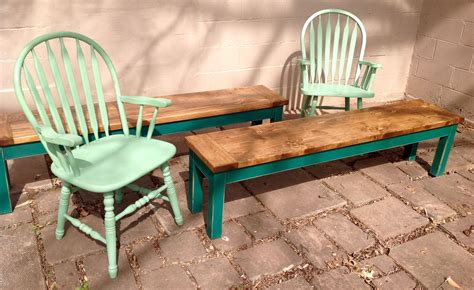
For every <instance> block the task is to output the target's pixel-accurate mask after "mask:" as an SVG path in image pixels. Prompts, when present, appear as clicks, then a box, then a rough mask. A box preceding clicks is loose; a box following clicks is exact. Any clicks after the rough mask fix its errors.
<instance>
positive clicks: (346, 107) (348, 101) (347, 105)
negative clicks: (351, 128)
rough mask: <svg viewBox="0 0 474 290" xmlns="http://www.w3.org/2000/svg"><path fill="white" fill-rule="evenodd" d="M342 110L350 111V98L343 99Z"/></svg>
mask: <svg viewBox="0 0 474 290" xmlns="http://www.w3.org/2000/svg"><path fill="white" fill-rule="evenodd" d="M344 109H345V110H346V111H350V110H351V98H345V99H344Z"/></svg>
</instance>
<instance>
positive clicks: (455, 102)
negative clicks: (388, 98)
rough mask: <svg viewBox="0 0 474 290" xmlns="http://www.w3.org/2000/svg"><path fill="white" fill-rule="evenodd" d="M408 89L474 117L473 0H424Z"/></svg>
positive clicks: (411, 93)
mask: <svg viewBox="0 0 474 290" xmlns="http://www.w3.org/2000/svg"><path fill="white" fill-rule="evenodd" d="M406 91H407V95H408V96H412V97H417V98H422V99H425V100H428V101H430V102H433V103H436V104H440V105H442V106H443V107H446V108H448V109H449V110H451V111H454V112H456V113H459V114H461V115H463V116H464V117H465V118H466V119H468V120H469V121H471V122H473V121H474V1H472V0H454V1H448V0H442V1H440V0H424V2H423V7H422V10H421V19H420V25H419V28H418V34H417V37H416V45H415V50H414V53H413V61H412V66H411V69H410V77H409V79H408V83H407V89H406Z"/></svg>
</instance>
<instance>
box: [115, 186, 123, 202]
mask: <svg viewBox="0 0 474 290" xmlns="http://www.w3.org/2000/svg"><path fill="white" fill-rule="evenodd" d="M122 200H123V192H122V190H121V189H117V190H116V191H115V202H116V203H117V204H121V203H122Z"/></svg>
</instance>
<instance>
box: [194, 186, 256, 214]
mask: <svg viewBox="0 0 474 290" xmlns="http://www.w3.org/2000/svg"><path fill="white" fill-rule="evenodd" d="M204 188H205V192H207V189H208V187H207V182H205V186H204ZM208 197H209V196H208V194H205V195H204V206H203V210H204V212H207V204H208ZM224 202H225V204H224V208H225V209H224V220H227V219H231V218H237V217H240V216H244V215H248V214H252V213H256V212H259V211H263V210H265V208H264V207H263V206H262V205H261V204H260V202H259V201H258V200H256V199H255V197H253V196H252V195H251V194H250V193H249V192H248V191H247V190H246V189H245V188H244V187H243V186H242V185H241V184H240V183H231V184H229V185H226V190H225V200H224Z"/></svg>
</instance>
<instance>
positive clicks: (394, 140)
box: [186, 100, 463, 239]
mask: <svg viewBox="0 0 474 290" xmlns="http://www.w3.org/2000/svg"><path fill="white" fill-rule="evenodd" d="M462 121H463V118H461V117H459V116H457V115H455V114H452V113H450V112H448V111H446V110H444V109H441V108H439V107H437V106H435V105H432V104H429V103H426V102H423V101H421V100H412V101H401V102H397V103H392V104H389V105H385V106H381V107H373V108H368V109H363V110H358V111H351V112H344V113H338V114H332V115H324V116H320V117H310V118H304V119H296V120H289V121H282V122H277V123H271V124H265V125H261V126H253V127H246V128H238V129H233V130H226V131H220V132H214V133H209V134H202V135H195V136H189V137H186V142H187V144H188V146H189V148H190V155H189V166H190V172H189V191H188V206H189V209H190V211H191V212H193V213H197V212H200V211H202V200H203V189H202V180H203V178H204V177H206V178H207V179H208V184H209V204H208V212H207V234H208V235H209V237H210V238H211V239H215V238H219V237H220V236H221V234H222V215H223V206H224V194H225V185H226V184H229V183H233V182H238V181H242V180H246V179H251V178H255V177H258V176H262V175H267V174H272V173H275V172H280V171H285V170H290V169H295V168H300V167H304V166H308V165H312V164H317V163H322V162H328V161H332V160H337V159H341V158H346V157H351V156H355V155H361V154H365V153H369V152H375V151H379V150H384V149H389V148H393V147H398V146H405V155H406V158H407V159H409V160H414V159H415V156H416V149H417V144H418V142H421V141H425V140H429V139H433V138H440V139H439V143H438V147H437V150H436V154H435V157H434V161H433V164H432V167H431V171H430V173H431V175H433V176H439V175H442V174H443V172H444V170H445V166H446V162H447V160H448V156H449V152H450V149H451V147H452V144H453V140H454V135H455V133H456V128H457V124H458V123H460V122H462ZM288 206H291V205H288Z"/></svg>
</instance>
